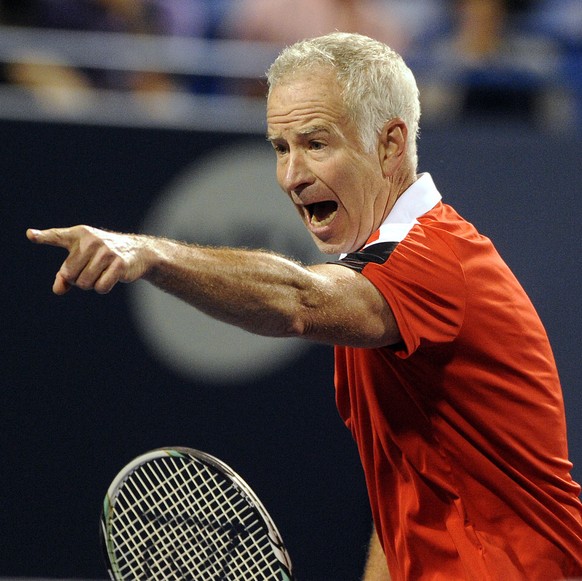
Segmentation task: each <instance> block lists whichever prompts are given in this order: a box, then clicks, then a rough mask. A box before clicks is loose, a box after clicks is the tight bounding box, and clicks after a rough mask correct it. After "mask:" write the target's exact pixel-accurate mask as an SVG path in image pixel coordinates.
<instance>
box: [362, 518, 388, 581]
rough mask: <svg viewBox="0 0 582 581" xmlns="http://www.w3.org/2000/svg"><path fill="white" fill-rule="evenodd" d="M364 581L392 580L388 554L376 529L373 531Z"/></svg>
mask: <svg viewBox="0 0 582 581" xmlns="http://www.w3.org/2000/svg"><path fill="white" fill-rule="evenodd" d="M362 581H390V572H389V571H388V565H387V564H386V556H385V555H384V551H383V550H382V546H381V545H380V541H379V540H378V535H377V534H376V529H374V530H373V531H372V538H371V539H370V547H369V549H368V560H367V561H366V567H365V569H364V576H363V578H362Z"/></svg>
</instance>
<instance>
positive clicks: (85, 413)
mask: <svg viewBox="0 0 582 581" xmlns="http://www.w3.org/2000/svg"><path fill="white" fill-rule="evenodd" d="M247 140H250V141H252V143H253V145H255V144H257V143H259V144H260V143H261V142H262V139H261V138H259V137H257V138H251V137H240V136H238V137H237V136H229V135H210V134H195V133H191V132H179V131H164V130H138V129H131V130H130V129H114V128H98V127H93V128H88V127H80V126H67V125H50V124H46V125H43V124H30V123H16V122H14V123H13V122H1V123H0V176H2V181H1V184H2V185H1V188H2V196H1V201H0V204H1V212H0V219H1V228H0V233H1V236H2V271H1V272H2V274H3V280H4V284H3V285H2V286H1V289H2V290H1V291H0V292H1V293H2V300H1V305H2V306H1V313H2V314H1V319H0V320H1V337H2V351H1V352H2V366H3V368H2V371H3V372H2V380H1V382H2V383H1V388H2V391H1V394H2V396H1V397H2V405H1V407H0V434H1V439H0V458H1V462H2V464H1V469H0V491H1V498H2V508H1V510H0V539H1V541H2V542H1V543H0V576H7V575H22V576H24V575H26V576H54V577H58V576H60V577H85V578H89V577H92V578H97V577H104V571H105V569H104V567H103V565H102V561H101V554H100V548H99V543H98V534H97V531H98V516H99V512H100V505H101V502H102V498H103V495H104V493H105V490H106V489H107V487H108V485H109V482H110V481H111V479H112V478H113V476H114V475H115V473H116V472H117V471H118V470H119V469H120V468H121V467H122V466H123V465H124V464H125V463H126V462H127V461H129V460H130V459H131V458H132V457H133V456H136V455H138V454H140V453H142V452H144V451H146V450H148V449H151V448H155V447H158V446H162V445H167V444H179V445H187V446H193V447H197V448H200V449H203V450H205V451H207V452H210V453H213V454H215V455H217V456H219V457H221V458H222V459H223V460H225V461H227V462H228V463H230V464H231V465H232V466H233V467H235V469H236V470H237V471H238V472H239V473H241V474H242V475H243V476H244V477H245V478H246V479H247V480H248V481H249V483H250V484H251V485H252V486H253V487H254V488H255V490H256V491H257V492H258V494H259V496H260V497H261V498H262V499H263V501H264V502H265V504H266V506H267V508H268V509H269V510H270V512H271V513H272V514H273V516H274V518H275V520H276V521H277V523H278V525H279V528H280V529H281V531H282V533H283V535H284V537H285V538H286V540H287V541H288V544H289V547H290V551H291V554H292V557H293V560H294V562H295V564H296V567H297V570H298V574H299V575H300V577H301V578H303V579H305V580H307V581H309V580H310V579H311V580H316V579H321V580H322V581H323V580H326V581H329V580H330V579H334V580H335V581H341V580H350V579H354V578H357V576H358V575H359V573H360V569H361V565H362V562H363V560H364V554H365V545H366V543H367V537H368V533H369V527H370V523H369V520H370V519H369V510H368V506H367V500H366V495H365V489H364V487H363V482H362V476H361V473H360V468H359V464H358V459H357V456H356V453H355V450H354V447H353V445H352V442H351V439H350V437H349V434H348V432H347V430H345V428H344V427H343V425H342V424H341V422H340V420H339V418H338V416H337V414H336V410H335V404H334V394H333V385H332V374H333V368H332V359H331V355H332V354H331V350H330V349H329V348H326V347H318V346H313V347H310V348H309V349H308V350H306V351H304V352H303V353H302V354H301V355H300V356H298V359H296V360H295V361H294V362H293V363H291V364H289V365H287V366H285V367H284V368H282V369H280V370H278V371H276V372H272V373H270V374H269V375H268V376H262V377H259V378H257V379H255V380H252V381H249V382H246V383H243V384H241V385H237V386H236V387H232V386H230V387H229V386H224V385H208V384H206V382H205V381H204V380H203V379H200V380H196V379H194V378H192V377H186V376H185V375H183V374H180V373H177V372H174V371H171V370H169V369H168V368H167V367H166V366H164V365H162V364H160V362H159V361H158V360H157V359H156V358H155V357H153V356H152V353H151V350H150V349H148V347H147V346H146V345H144V343H143V341H142V340H141V338H140V336H139V334H138V332H137V330H136V325H135V320H134V318H133V316H132V315H131V312H130V311H131V308H130V307H129V300H130V299H129V293H130V291H129V287H127V286H120V287H118V288H116V289H115V291H114V292H112V293H111V294H110V295H107V296H97V295H95V294H93V293H83V292H80V291H78V292H72V293H70V294H69V295H67V296H66V297H56V296H54V295H52V293H51V290H50V287H51V284H52V280H53V277H54V273H55V271H56V269H57V268H58V266H59V264H60V262H61V260H62V258H63V257H64V253H63V251H61V250H59V249H52V248H44V247H36V246H33V245H31V244H29V243H28V242H27V240H26V239H25V235H24V232H25V229H26V228H27V227H30V226H33V227H40V228H43V227H50V226H61V225H63V226H64V225H70V224H73V223H89V224H93V225H97V226H104V227H108V228H111V229H115V230H122V231H128V230H130V231H131V230H137V229H139V228H140V225H141V224H142V222H143V220H144V218H145V212H146V208H147V207H148V206H149V205H150V204H151V202H152V200H153V199H154V198H155V197H156V196H157V195H158V192H159V191H160V189H161V188H163V187H164V186H165V185H166V184H167V183H168V182H169V181H171V180H172V179H173V178H175V177H176V176H177V175H178V174H180V172H181V171H182V170H183V169H184V168H185V167H186V166H188V165H189V164H190V163H191V161H192V160H193V159H195V158H196V157H197V156H199V155H201V154H202V153H207V152H208V151H209V150H212V149H213V148H221V147H222V146H223V145H224V144H225V143H228V144H229V145H232V143H233V141H235V142H240V143H241V144H244V143H245V142H246V141H247ZM265 147H268V146H267V145H265ZM581 161H582V142H581V141H579V140H578V141H576V140H573V139H567V138H557V137H556V138H551V137H548V136H541V135H539V134H533V133H531V134H530V133H527V132H525V131H523V130H520V131H514V130H511V129H509V128H496V129H489V130H484V129H483V128H479V129H477V128H475V129H473V128H470V127H467V128H465V129H464V130H442V131H435V130H433V131H429V130H426V131H425V132H423V134H422V138H421V142H420V167H421V170H422V171H430V172H431V173H432V174H433V176H434V178H435V181H436V182H437V184H438V186H439V188H440V190H441V192H442V193H443V195H444V197H445V199H446V201H449V202H451V203H452V204H453V205H455V206H456V207H457V209H458V210H459V211H460V212H461V213H462V214H464V215H465V217H467V218H468V219H470V220H471V221H473V222H474V223H475V224H477V225H478V226H479V227H480V229H481V230H482V231H483V232H484V233H485V234H487V235H489V236H491V237H492V238H493V239H494V240H495V241H496V244H497V246H498V248H499V250H500V251H501V253H502V254H503V255H504V256H505V258H506V260H507V262H508V263H509V264H510V266H511V267H512V268H513V270H514V271H515V273H516V274H517V276H518V277H519V278H520V280H521V281H522V283H523V285H524V286H525V288H526V290H527V291H528V292H529V294H530V296H531V298H532V300H533V302H534V303H535V305H536V306H537V308H538V310H539V312H540V315H541V317H542V319H543V320H544V322H545V324H546V327H547V329H548V333H549V335H550V338H551V340H552V342H553V346H554V350H555V354H556V358H557V361H558V365H559V368H560V372H561V376H562V381H563V385H564V392H565V397H566V402H567V406H568V420H569V431H570V447H571V457H572V460H573V461H574V462H575V463H576V466H575V471H574V474H575V476H576V477H577V479H579V480H580V479H581V478H582V435H581V433H580V426H582V405H581V404H580V397H577V391H578V389H579V386H580V380H579V376H580V372H581V365H580V344H581V334H582V332H581V328H582V312H581V309H580V301H579V296H580V290H581V288H582V284H581V282H582V274H581V273H582V268H581V264H580V262H581V260H580V254H581V252H580V251H581V249H582V245H581V243H580V237H579V235H578V231H579V224H580V221H581V220H580V219H581V209H582V200H581V199H580V198H581V196H580V194H581V187H580V184H581V183H582V164H581ZM241 179H244V176H242V177H241ZM274 195H280V193H279V192H274ZM210 211H214V212H216V211H219V209H212V208H209V212H210ZM232 348H234V347H232ZM543 429H544V427H543V426H540V431H541V432H543Z"/></svg>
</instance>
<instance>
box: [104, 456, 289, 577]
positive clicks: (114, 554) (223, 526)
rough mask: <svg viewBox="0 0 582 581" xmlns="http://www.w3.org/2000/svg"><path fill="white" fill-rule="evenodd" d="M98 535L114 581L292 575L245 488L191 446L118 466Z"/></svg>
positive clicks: (276, 537)
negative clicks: (121, 467) (119, 469)
mask: <svg viewBox="0 0 582 581" xmlns="http://www.w3.org/2000/svg"><path fill="white" fill-rule="evenodd" d="M101 539H102V541H103V548H104V551H105V554H106V559H107V564H108V565H107V566H108V570H109V575H110V577H111V579H112V580H114V581H120V580H124V581H127V580H130V579H131V580H146V579H147V580H159V581H172V580H176V581H177V580H180V581H183V580H186V579H187V580H192V581H198V580H204V581H215V580H216V581H218V580H221V581H247V580H248V581H250V580H252V581H255V580H256V581H259V580H267V579H269V580H277V581H292V580H293V579H294V577H293V575H292V571H291V560H290V558H289V555H288V553H287V550H286V549H285V546H284V544H283V541H282V539H281V535H280V534H279V531H278V530H277V527H276V526H275V524H274V522H273V521H272V519H271V517H270V516H269V514H268V513H267V510H266V509H265V507H264V506H263V505H262V503H261V501H260V500H259V499H258V498H257V496H256V495H255V493H254V492H253V491H252V490H251V488H250V486H249V485H248V484H246V482H245V481H244V480H243V479H242V478H241V477H240V476H239V475H238V474H236V472H234V471H233V470H232V469H231V468H230V467H229V466H227V465H226V464H225V463H224V462H222V461H220V460H218V459H217V458H214V457H213V456H210V455H209V454H205V453H204V452H200V451H198V450H192V449H189V448H162V449H159V450H153V451H151V452H148V453H146V454H143V455H141V456H139V457H137V458H136V459H134V460H133V461H132V462H130V463H129V464H128V465H127V466H125V468H123V469H122V470H121V472H120V473H119V474H118V475H117V476H116V478H115V479H114V480H113V482H112V483H111V485H110V487H109V490H108V491H107V495H106V496H105V500H104V503H103V513H102V515H101Z"/></svg>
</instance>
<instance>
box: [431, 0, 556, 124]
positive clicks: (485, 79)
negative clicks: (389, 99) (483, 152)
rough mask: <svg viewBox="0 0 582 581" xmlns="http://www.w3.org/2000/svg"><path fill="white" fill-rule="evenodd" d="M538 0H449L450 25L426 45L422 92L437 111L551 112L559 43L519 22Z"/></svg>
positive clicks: (525, 115) (518, 116) (519, 116)
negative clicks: (550, 96) (426, 66)
mask: <svg viewBox="0 0 582 581" xmlns="http://www.w3.org/2000/svg"><path fill="white" fill-rule="evenodd" d="M536 1H537V0H451V21H452V27H451V30H450V32H449V34H448V35H446V36H445V37H444V38H442V39H439V40H437V41H436V42H435V43H434V44H433V45H432V46H431V47H430V50H428V51H427V54H428V55H429V58H428V60H427V63H428V64H429V65H430V67H431V68H430V71H429V70H426V71H425V74H423V75H421V76H422V78H423V79H424V82H423V83H422V87H421V92H422V94H423V100H424V105H425V107H424V108H425V112H426V113H427V114H429V115H431V114H432V115H433V116H436V117H439V116H446V117H448V118H451V117H454V116H457V117H462V118H464V119H467V118H474V117H477V118H479V119H481V118H483V116H491V117H494V118H496V119H503V120H505V121H507V120H522V121H528V122H536V121H537V120H538V119H540V118H545V117H548V116H549V114H550V113H549V112H548V110H547V109H546V107H547V105H548V100H547V98H546V96H547V95H546V91H547V90H548V88H549V87H550V86H551V85H552V83H553V82H554V81H555V79H554V78H553V75H554V73H555V64H556V58H557V54H558V52H557V46H556V45H555V43H553V42H552V41H551V40H550V39H549V38H548V37H547V36H545V35H542V34H539V33H535V32H532V31H524V30H522V29H520V28H519V27H518V26H516V25H515V24H516V22H518V19H519V18H520V17H523V14H524V13H527V12H528V11H530V10H532V8H533V6H534V5H535V3H536Z"/></svg>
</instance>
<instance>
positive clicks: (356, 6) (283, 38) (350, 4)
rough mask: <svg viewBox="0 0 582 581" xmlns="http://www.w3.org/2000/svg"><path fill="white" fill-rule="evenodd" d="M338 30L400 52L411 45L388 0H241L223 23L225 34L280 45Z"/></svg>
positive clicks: (234, 5) (233, 6) (238, 0)
mask: <svg viewBox="0 0 582 581" xmlns="http://www.w3.org/2000/svg"><path fill="white" fill-rule="evenodd" d="M334 30H339V31H343V32H359V33H361V34H366V35H368V36H372V37H374V38H376V39H378V40H380V41H382V42H385V43H386V44H388V45H390V46H391V47H392V48H394V49H395V50H398V51H403V50H404V49H405V48H406V45H407V38H406V36H405V34H404V33H403V29H402V24H401V23H400V22H398V21H397V19H396V18H395V15H394V14H393V13H392V12H391V10H390V6H389V3H387V2H386V1H385V0H317V1H314V0H277V1H273V0H237V1H236V2H234V3H233V4H232V10H231V11H230V13H229V14H228V15H227V17H226V18H225V22H224V26H223V33H224V35H225V36H228V37H231V38H238V39H242V40H255V41H265V42H271V43H275V44H280V45H288V44H292V43H294V42H295V41H297V40H300V39H302V38H309V37H314V36H320V35H322V34H326V33H328V32H333V31H334Z"/></svg>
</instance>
